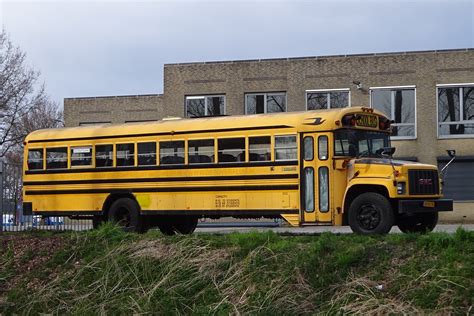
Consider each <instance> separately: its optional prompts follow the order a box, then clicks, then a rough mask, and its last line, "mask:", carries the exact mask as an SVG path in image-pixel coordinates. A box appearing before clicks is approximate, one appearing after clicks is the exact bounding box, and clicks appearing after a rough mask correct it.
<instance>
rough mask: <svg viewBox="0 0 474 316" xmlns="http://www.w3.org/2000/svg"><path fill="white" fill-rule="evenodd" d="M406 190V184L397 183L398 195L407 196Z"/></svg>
mask: <svg viewBox="0 0 474 316" xmlns="http://www.w3.org/2000/svg"><path fill="white" fill-rule="evenodd" d="M405 190H406V183H405V182H398V183H397V193H398V194H405Z"/></svg>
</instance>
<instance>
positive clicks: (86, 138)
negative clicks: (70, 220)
mask: <svg viewBox="0 0 474 316" xmlns="http://www.w3.org/2000/svg"><path fill="white" fill-rule="evenodd" d="M277 128H292V126H288V125H273V126H252V127H242V128H221V129H203V130H197V131H178V132H173V131H171V132H161V133H143V134H127V135H109V136H91V137H71V138H57V139H35V140H30V141H29V142H28V143H29V144H30V143H54V142H65V141H80V140H95V139H112V138H129V137H148V136H170V135H185V134H203V133H221V132H238V131H255V130H262V129H277Z"/></svg>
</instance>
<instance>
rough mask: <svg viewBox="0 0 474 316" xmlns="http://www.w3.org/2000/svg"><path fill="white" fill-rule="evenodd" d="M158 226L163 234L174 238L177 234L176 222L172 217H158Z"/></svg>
mask: <svg viewBox="0 0 474 316" xmlns="http://www.w3.org/2000/svg"><path fill="white" fill-rule="evenodd" d="M156 220H157V222H156V225H157V226H158V229H159V230H160V231H161V233H162V234H164V235H168V236H172V235H175V234H176V231H175V228H174V220H173V218H172V217H165V216H160V217H158V218H157V219H156Z"/></svg>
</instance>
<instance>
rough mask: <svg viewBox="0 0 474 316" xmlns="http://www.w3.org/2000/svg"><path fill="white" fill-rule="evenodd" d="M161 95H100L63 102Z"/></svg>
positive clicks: (160, 95)
mask: <svg viewBox="0 0 474 316" xmlns="http://www.w3.org/2000/svg"><path fill="white" fill-rule="evenodd" d="M162 96H163V93H159V94H129V95H101V96H96V97H70V98H64V100H87V99H110V98H142V97H162Z"/></svg>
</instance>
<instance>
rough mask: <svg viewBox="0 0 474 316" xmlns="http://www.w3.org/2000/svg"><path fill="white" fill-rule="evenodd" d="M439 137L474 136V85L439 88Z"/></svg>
mask: <svg viewBox="0 0 474 316" xmlns="http://www.w3.org/2000/svg"><path fill="white" fill-rule="evenodd" d="M437 92H438V94H437V95H438V124H439V125H438V136H440V137H465V136H466V135H469V136H473V135H474V84H467V85H446V86H438V89H437Z"/></svg>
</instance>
